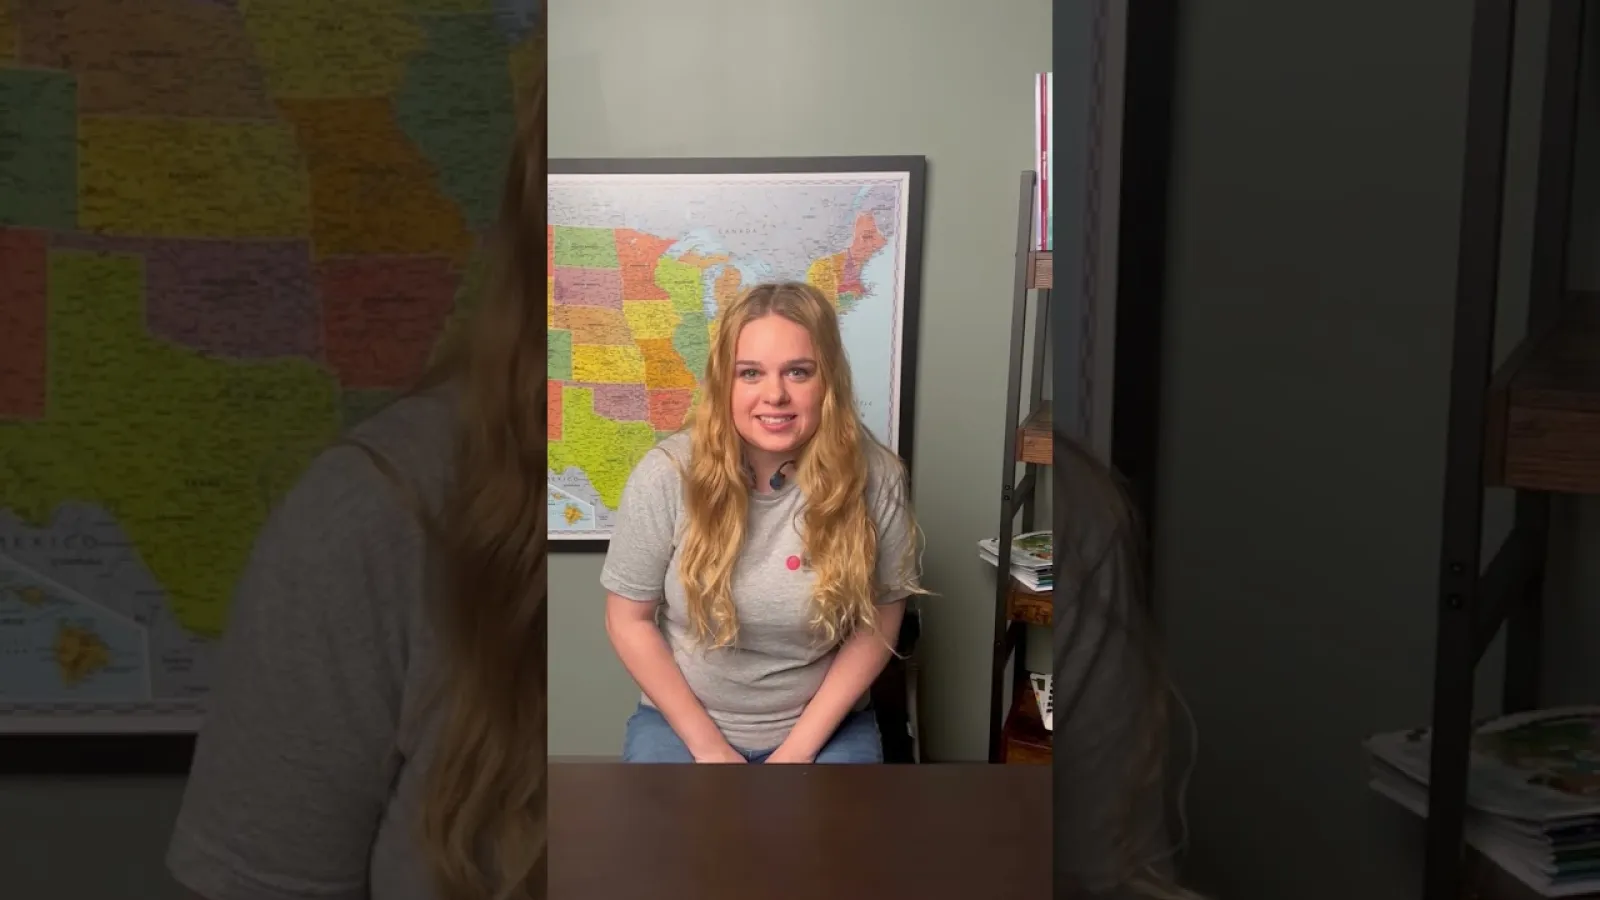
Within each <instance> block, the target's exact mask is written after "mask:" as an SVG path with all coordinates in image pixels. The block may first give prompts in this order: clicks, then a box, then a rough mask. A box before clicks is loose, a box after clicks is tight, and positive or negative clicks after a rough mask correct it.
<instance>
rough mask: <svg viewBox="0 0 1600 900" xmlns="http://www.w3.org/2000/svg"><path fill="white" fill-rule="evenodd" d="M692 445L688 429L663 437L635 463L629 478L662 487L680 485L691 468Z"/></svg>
mask: <svg viewBox="0 0 1600 900" xmlns="http://www.w3.org/2000/svg"><path fill="white" fill-rule="evenodd" d="M690 447H691V444H690V438H689V432H687V431H681V432H678V433H677V434H671V435H668V436H666V437H664V438H662V439H661V440H660V441H658V442H656V444H655V446H653V447H651V448H650V449H649V450H646V451H645V454H644V455H643V456H641V457H639V461H638V462H637V463H634V466H633V474H631V475H630V476H629V477H628V480H629V481H630V482H635V483H638V484H651V485H657V486H662V487H672V486H676V485H678V484H679V483H681V482H682V481H683V474H684V472H686V471H688V468H689V453H690Z"/></svg>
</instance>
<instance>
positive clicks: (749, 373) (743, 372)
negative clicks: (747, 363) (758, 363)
mask: <svg viewBox="0 0 1600 900" xmlns="http://www.w3.org/2000/svg"><path fill="white" fill-rule="evenodd" d="M760 374H761V373H760V372H757V371H756V370H755V369H740V370H739V377H740V378H754V377H756V376H757V375H760Z"/></svg>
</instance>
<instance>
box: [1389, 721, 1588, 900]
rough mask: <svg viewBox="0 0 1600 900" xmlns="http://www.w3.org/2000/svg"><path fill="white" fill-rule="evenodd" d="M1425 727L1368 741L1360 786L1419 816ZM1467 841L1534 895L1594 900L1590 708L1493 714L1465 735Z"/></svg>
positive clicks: (1424, 801) (1423, 804)
mask: <svg viewBox="0 0 1600 900" xmlns="http://www.w3.org/2000/svg"><path fill="white" fill-rule="evenodd" d="M1430 738H1431V730H1430V729H1426V728H1424V729H1415V730H1412V731H1397V732H1389V733H1386V734H1379V735H1375V736H1373V737H1371V738H1369V739H1368V740H1367V741H1366V743H1365V748H1366V751H1367V754H1368V757H1369V762H1370V764H1371V769H1372V776H1371V781H1370V782H1369V786H1370V787H1371V788H1372V790H1373V791H1374V792H1376V793H1378V794H1379V795H1381V796H1383V797H1385V798H1387V799H1389V800H1391V801H1393V802H1394V803H1396V804H1398V805H1400V806H1401V807H1402V808H1404V809H1407V810H1409V811H1410V812H1412V813H1414V814H1415V815H1418V816H1423V817H1426V816H1427V814H1428V766H1429V758H1428V757H1429V752H1430V748H1431V747H1432V741H1431V739H1430ZM1469 753H1470V755H1469V758H1468V764H1467V771H1468V775H1467V816H1466V822H1465V828H1464V832H1465V838H1466V841H1467V843H1469V844H1471V845H1472V846H1473V847H1474V848H1476V849H1477V850H1478V852H1479V853H1482V854H1483V855H1484V856H1485V857H1487V858H1488V859H1489V860H1490V861H1491V862H1493V863H1494V864H1495V865H1497V866H1499V867H1500V868H1501V869H1503V870H1505V872H1506V873H1507V874H1508V875H1510V876H1511V877H1513V878H1515V879H1517V880H1518V881H1520V882H1522V883H1523V884H1525V885H1527V887H1528V888H1529V889H1531V890H1532V891H1533V892H1534V893H1536V894H1538V895H1539V896H1541V897H1570V896H1576V895H1589V894H1593V893H1595V892H1600V707H1594V706H1583V707H1561V708H1556V709H1544V710H1535V711H1533V712H1526V713H1518V714H1516V715H1510V716H1500V717H1497V718H1493V719H1490V720H1488V721H1486V722H1482V723H1479V724H1478V725H1477V726H1476V727H1475V728H1474V730H1473V735H1472V743H1471V750H1470V751H1469Z"/></svg>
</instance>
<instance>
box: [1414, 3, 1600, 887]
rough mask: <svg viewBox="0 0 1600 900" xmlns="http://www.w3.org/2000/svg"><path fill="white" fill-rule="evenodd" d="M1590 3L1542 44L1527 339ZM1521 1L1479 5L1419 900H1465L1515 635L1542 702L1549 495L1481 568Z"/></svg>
mask: <svg viewBox="0 0 1600 900" xmlns="http://www.w3.org/2000/svg"><path fill="white" fill-rule="evenodd" d="M1586 5H1587V4H1586V2H1585V0H1551V3H1550V20H1549V23H1548V28H1547V32H1546V37H1545V46H1544V49H1545V54H1546V55H1545V61H1544V67H1543V68H1544V73H1543V74H1544V77H1543V89H1542V98H1541V110H1540V124H1539V146H1538V157H1537V158H1538V176H1537V179H1538V180H1537V187H1536V208H1535V213H1534V228H1533V236H1532V238H1533V247H1532V267H1531V274H1530V283H1529V292H1530V293H1529V298H1528V322H1527V336H1526V337H1525V340H1532V339H1534V338H1536V337H1537V336H1538V335H1540V334H1541V333H1543V332H1544V331H1545V330H1547V329H1548V328H1549V327H1550V326H1551V325H1552V324H1553V322H1554V321H1555V319H1556V317H1557V315H1558V314H1559V311H1560V307H1561V304H1562V301H1563V297H1564V296H1565V293H1566V281H1567V279H1566V272H1567V248H1568V243H1569V232H1570V221H1571V209H1572V181H1573V177H1572V176H1573V158H1574V149H1575V145H1576V136H1577V117H1578V96H1579V89H1580V80H1581V73H1582V69H1583V41H1584V17H1585V12H1586V10H1585V7H1586ZM1517 10H1518V2H1517V0H1477V2H1476V4H1475V9H1474V14H1473V15H1474V19H1473V26H1472V56H1471V66H1470V75H1469V79H1470V80H1469V85H1468V99H1467V130H1466V156H1465V164H1464V167H1463V175H1462V200H1461V225H1460V235H1459V251H1458V253H1459V258H1458V260H1457V271H1456V298H1455V324H1454V337H1453V347H1452V356H1451V366H1450V407H1449V410H1450V411H1449V425H1448V429H1447V439H1446V440H1447V445H1446V453H1445V481H1444V503H1443V509H1442V521H1441V526H1440V527H1441V548H1440V549H1441V553H1440V560H1439V580H1438V623H1437V624H1438V631H1437V637H1436V645H1435V658H1434V684H1433V713H1432V719H1433V721H1432V726H1433V732H1432V733H1433V746H1432V749H1431V759H1430V777H1429V784H1428V818H1427V841H1426V860H1425V866H1424V879H1425V880H1424V884H1423V898H1424V900H1461V898H1462V897H1463V896H1464V893H1463V891H1464V888H1465V887H1466V884H1465V879H1464V859H1465V855H1464V845H1463V841H1462V834H1463V823H1464V819H1465V815H1466V811H1467V805H1466V794H1467V760H1468V752H1469V746H1470V741H1471V737H1472V728H1473V712H1472V711H1473V699H1474V698H1473V693H1474V691H1473V687H1474V674H1475V672H1476V670H1477V666H1478V663H1479V662H1480V661H1481V660H1482V658H1483V654H1484V651H1485V649H1486V648H1487V647H1488V646H1489V645H1490V643H1491V642H1492V641H1493V640H1494V638H1495V637H1496V636H1497V635H1498V634H1499V633H1500V630H1501V628H1502V627H1504V629H1505V633H1506V645H1505V680H1504V685H1503V696H1502V704H1503V709H1504V711H1505V712H1507V713H1510V712H1517V711H1522V710H1527V709H1531V708H1533V707H1535V706H1536V705H1537V704H1538V703H1539V695H1540V658H1539V657H1540V652H1541V644H1542V634H1541V627H1540V623H1541V621H1542V616H1543V612H1542V606H1543V602H1542V601H1543V593H1544V567H1545V558H1546V553H1547V545H1548V536H1549V523H1550V496H1549V495H1548V494H1545V493H1541V492H1535V491H1525V490H1519V491H1517V497H1516V516H1515V524H1514V526H1513V528H1512V530H1511V533H1510V535H1509V536H1508V537H1507V538H1506V540H1505V542H1504V543H1503V544H1502V545H1501V547H1500V548H1499V550H1498V551H1497V552H1495V553H1494V554H1493V557H1492V559H1491V560H1490V561H1489V563H1488V565H1487V566H1484V565H1483V558H1482V557H1483V549H1482V542H1483V539H1482V532H1483V510H1484V493H1485V483H1486V478H1485V463H1486V458H1487V451H1486V446H1485V444H1486V439H1487V437H1488V429H1489V428H1490V425H1491V423H1490V420H1489V417H1488V413H1487V408H1488V404H1489V399H1490V397H1489V394H1490V383H1491V379H1492V378H1493V377H1494V370H1495V362H1496V361H1495V321H1496V318H1497V306H1498V300H1499V290H1500V254H1501V234H1502V230H1503V226H1504V219H1505V209H1504V194H1505V184H1506V143H1507V130H1508V126H1509V121H1510V111H1511V85H1512V70H1513V66H1514V63H1515V58H1514V50H1513V47H1514V40H1515V30H1516V21H1517Z"/></svg>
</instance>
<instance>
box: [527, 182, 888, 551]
mask: <svg viewBox="0 0 1600 900" xmlns="http://www.w3.org/2000/svg"><path fill="white" fill-rule="evenodd" d="M908 190H909V178H908V177H907V176H906V175H905V174H904V173H890V172H868V173H839V172H826V173H824V172H818V173H784V174H715V175H643V174H638V175H634V174H613V175H568V174H562V175H551V176H550V181H549V198H550V199H549V221H550V239H549V250H548V252H549V260H548V262H549V265H550V268H549V270H548V271H549V272H550V277H549V285H548V289H549V301H550V303H549V308H550V313H549V320H548V322H549V336H550V354H549V357H550V363H549V371H548V376H549V380H550V400H549V404H550V409H549V454H550V455H549V478H548V482H549V487H550V491H549V497H550V501H549V529H550V534H551V537H552V538H553V539H555V540H575V539H599V538H605V537H608V536H609V534H610V532H611V530H612V528H613V527H614V524H615V518H614V517H615V511H616V509H617V507H618V505H619V503H620V501H621V496H622V488H623V485H624V484H625V483H626V481H627V477H628V473H629V472H630V471H631V470H632V469H633V466H634V465H635V464H636V463H637V462H638V461H639V459H640V457H642V456H643V455H644V454H645V452H647V451H648V450H649V449H650V447H652V446H654V444H655V443H656V442H657V441H659V440H660V439H661V438H663V437H665V436H667V435H669V434H672V433H674V432H676V431H678V430H680V429H681V428H682V427H683V426H684V423H685V420H686V416H687V415H688V412H689V410H690V408H691V406H692V404H693V402H694V399H695V396H696V392H697V390H698V384H699V379H700V377H701V376H702V375H703V373H704V370H705V363H706V356H707V354H708V352H709V350H710V346H711V340H712V337H713V335H715V333H716V329H717V327H718V322H719V321H720V319H719V317H720V315H721V312H722V311H723V310H724V309H726V308H727V306H728V305H729V304H730V303H732V302H733V301H734V300H735V299H736V298H737V297H739V296H740V294H741V293H742V292H743V291H744V290H746V289H748V288H750V287H752V286H754V285H756V284H759V283H761V282H766V281H774V280H805V281H808V282H810V283H811V284H814V285H816V286H817V287H818V288H820V289H821V290H822V291H823V293H824V294H826V295H827V296H828V297H829V299H831V300H832V301H833V302H834V303H835V304H836V306H837V309H838V311H839V314H840V328H841V331H842V333H843V338H844V344H845V352H846V355H847V356H848V357H849V360H850V367H851V374H852V376H853V380H854V385H855V391H856V395H857V408H858V410H859V412H860V413H861V416H862V419H863V421H864V422H865V423H866V424H867V426H868V428H870V429H871V430H872V432H873V434H874V435H876V436H877V438H878V439H879V440H881V441H883V442H884V443H886V444H888V445H889V446H890V447H891V448H895V449H899V448H898V444H897V442H898V441H899V439H900V435H899V434H898V431H897V428H898V424H899V408H900V378H901V366H902V360H903V346H902V337H903V334H902V326H903V323H904V312H905V272H906V266H907V221H908V215H909V213H908V210H909V204H908V196H907V194H908Z"/></svg>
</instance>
